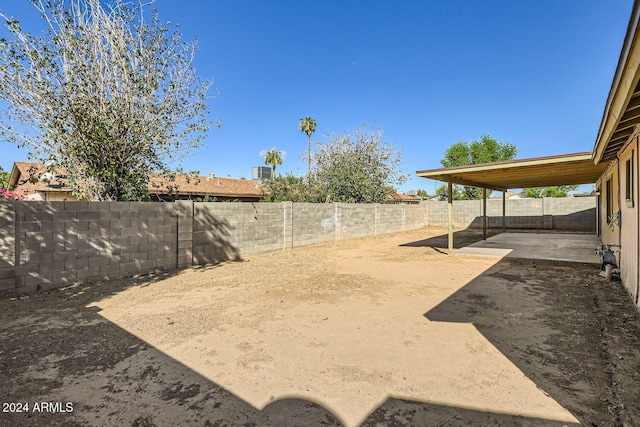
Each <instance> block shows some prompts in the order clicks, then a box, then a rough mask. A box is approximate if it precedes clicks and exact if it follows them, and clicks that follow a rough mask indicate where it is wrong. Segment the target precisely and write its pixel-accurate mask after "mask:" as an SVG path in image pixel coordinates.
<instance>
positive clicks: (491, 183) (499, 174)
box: [416, 151, 609, 191]
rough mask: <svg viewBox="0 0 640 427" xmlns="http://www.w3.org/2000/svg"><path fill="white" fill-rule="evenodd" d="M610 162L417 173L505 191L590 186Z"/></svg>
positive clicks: (543, 162)
mask: <svg viewBox="0 0 640 427" xmlns="http://www.w3.org/2000/svg"><path fill="white" fill-rule="evenodd" d="M608 164H609V162H607V161H605V162H601V163H599V164H597V165H596V164H594V162H593V160H592V153H591V152H590V151H589V152H584V153H574V154H561V155H558V156H548V157H537V158H532V159H521V160H510V161H506V162H495V163H483V164H477V165H468V166H456V167H450V168H441V169H430V170H421V171H417V172H416V174H417V175H418V176H420V177H423V178H431V179H437V180H438V181H444V182H451V183H453V184H461V185H467V186H471V187H478V188H487V189H491V190H499V191H506V190H508V189H511V188H530V187H548V186H553V185H573V184H590V183H593V182H596V180H597V179H598V178H599V177H600V175H602V173H603V172H604V171H605V169H606V168H607V166H608Z"/></svg>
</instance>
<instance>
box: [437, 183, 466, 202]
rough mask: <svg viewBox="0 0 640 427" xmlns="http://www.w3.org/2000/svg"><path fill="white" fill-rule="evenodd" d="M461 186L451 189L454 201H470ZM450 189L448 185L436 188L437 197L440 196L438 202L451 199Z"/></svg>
mask: <svg viewBox="0 0 640 427" xmlns="http://www.w3.org/2000/svg"><path fill="white" fill-rule="evenodd" d="M462 188H463V187H462V186H461V185H454V186H452V188H451V195H452V196H453V200H468V199H467V198H466V197H465V194H464V193H463V192H462ZM448 193H449V192H448V189H447V186H446V185H441V186H440V187H438V188H436V196H438V200H447V199H448V197H449V194H448Z"/></svg>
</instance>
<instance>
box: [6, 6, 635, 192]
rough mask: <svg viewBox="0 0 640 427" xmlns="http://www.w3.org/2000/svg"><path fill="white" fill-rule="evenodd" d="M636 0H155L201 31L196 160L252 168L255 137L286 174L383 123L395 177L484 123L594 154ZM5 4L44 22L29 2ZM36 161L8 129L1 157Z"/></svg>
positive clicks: (521, 137) (244, 171) (532, 141)
mask: <svg viewBox="0 0 640 427" xmlns="http://www.w3.org/2000/svg"><path fill="white" fill-rule="evenodd" d="M632 3H633V2H632V0H611V1H606V2H603V1H600V0H563V1H557V0H536V1H513V0H500V1H498V0H485V1H474V0H466V1H463V0H447V1H444V0H443V1H426V0H424V1H418V0H416V1H412V0H406V1H392V0H387V1H376V0H372V1H337V0H325V1H306V0H299V1H292V0H279V1H263V0H260V1H259V0H255V1H244V0H240V1H235V0H234V1H231V0H228V1H224V2H223V1H214V0H198V1H196V0H183V1H179V2H177V1H174V0H158V1H157V3H156V7H157V8H158V9H159V12H160V17H161V19H162V20H166V21H172V22H174V23H179V24H180V29H181V32H182V34H183V38H184V39H186V40H194V39H196V38H197V39H198V41H199V43H200V52H199V53H198V56H197V58H196V62H195V67H196V69H197V71H198V74H199V75H200V76H201V77H202V78H211V79H213V80H214V85H213V87H212V89H211V91H210V95H211V97H210V98H209V100H208V104H209V108H210V110H211V119H212V120H217V119H222V122H223V125H222V127H221V128H220V129H212V130H211V131H210V132H209V134H208V136H207V138H206V141H205V144H204V145H203V147H202V149H201V150H200V151H199V152H198V154H197V156H194V157H192V158H190V159H188V160H187V161H186V162H185V163H184V166H185V168H186V169H195V170H199V171H200V173H202V174H207V173H209V172H214V173H215V174H216V175H217V176H227V175H231V176H232V177H237V178H239V177H245V178H250V177H251V167H252V166H259V165H262V164H263V159H262V158H261V157H260V156H259V153H260V151H261V150H268V149H270V148H272V147H275V148H277V149H279V150H284V151H285V152H286V153H287V154H286V156H285V159H284V163H283V164H282V166H280V167H279V168H278V172H282V173H286V172H291V173H294V174H299V175H302V174H304V172H305V170H306V163H305V162H303V160H302V159H301V156H302V154H303V151H306V146H307V137H306V135H305V134H303V133H302V132H300V131H299V130H298V123H299V121H300V119H301V118H303V117H306V116H310V117H313V118H315V119H316V121H317V130H316V133H315V134H314V136H313V139H314V140H318V141H322V142H326V141H327V140H328V135H330V134H339V133H343V132H347V131H351V130H354V129H356V128H357V127H358V126H359V125H360V124H364V123H366V124H368V125H369V126H370V127H371V128H374V129H375V128H381V129H383V130H384V132H385V139H386V141H388V142H390V143H392V144H395V145H396V146H397V147H398V148H400V149H402V150H403V152H404V155H403V158H404V168H405V170H406V171H407V172H408V173H410V174H411V178H410V180H409V181H408V182H407V183H406V184H405V185H403V186H402V187H401V190H410V189H419V188H423V189H426V190H427V191H428V192H429V193H432V192H433V190H434V187H435V183H434V182H433V181H430V180H425V179H423V178H417V177H416V176H415V171H416V170H420V169H432V168H437V167H440V159H441V158H442V156H443V153H444V150H445V149H446V148H447V147H448V146H449V145H451V144H453V143H455V142H457V141H472V140H474V139H477V138H479V137H480V135H482V134H489V135H491V136H493V137H494V138H496V139H498V140H499V141H505V142H510V143H512V144H515V145H516V146H517V147H518V149H519V154H518V158H527V157H537V156H545V155H552V154H564V153H573V152H579V151H591V149H592V148H593V145H594V143H595V138H596V134H597V131H598V127H599V125H600V120H601V118H602V112H603V109H604V104H605V101H606V97H607V95H608V92H609V89H610V86H611V81H612V78H613V73H614V71H615V67H616V65H617V60H618V57H619V55H620V50H621V47H622V43H623V40H624V35H625V31H626V26H627V23H628V20H629V16H630V13H631V7H632ZM0 10H1V11H3V12H4V13H6V14H7V15H10V16H13V17H15V18H18V19H20V20H21V22H22V23H23V26H24V27H25V28H29V29H31V30H32V31H34V29H35V28H41V23H40V22H39V18H38V17H37V14H36V13H34V10H33V7H32V6H31V5H30V4H29V2H28V1H27V0H0ZM14 160H27V155H26V151H24V150H19V149H17V148H15V147H14V146H13V145H10V144H8V143H6V142H3V141H0V166H1V167H2V168H4V169H5V170H9V169H10V167H11V165H12V163H13V161H14Z"/></svg>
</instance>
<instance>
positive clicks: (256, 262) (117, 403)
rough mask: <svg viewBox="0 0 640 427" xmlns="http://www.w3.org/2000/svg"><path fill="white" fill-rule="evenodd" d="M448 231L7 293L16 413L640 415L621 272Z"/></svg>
mask: <svg viewBox="0 0 640 427" xmlns="http://www.w3.org/2000/svg"><path fill="white" fill-rule="evenodd" d="M479 238H480V235H479V233H476V232H469V231H465V232H459V233H457V235H456V246H461V245H464V244H467V243H469V242H471V241H475V240H478V239H479ZM444 247H446V236H444V235H443V231H442V230H433V229H422V230H416V231H411V232H405V233H399V234H393V235H386V236H379V237H375V238H363V239H356V240H350V241H342V242H339V243H337V244H323V245H316V246H312V247H305V248H296V249H295V250H293V251H287V252H280V253H272V254H266V255H259V256H253V257H251V258H248V259H246V260H244V261H243V262H234V263H226V264H223V265H218V266H212V267H207V268H192V269H188V270H182V271H175V272H170V273H167V274H158V275H153V276H146V277H139V278H135V279H127V280H119V281H111V282H105V283H99V284H92V285H86V286H75V287H70V288H66V289H62V290H54V291H49V292H42V293H33V294H27V295H24V296H21V297H15V296H14V297H9V296H5V297H2V298H0V378H1V379H2V382H0V402H2V412H0V425H6V426H23V425H24V426H42V425H53V426H58V425H59V426H76V425H85V426H106V425H109V426H110V425H114V426H116V425H117V426H175V425H194V426H340V425H344V426H360V425H363V426H377V427H381V426H445V425H446V426H476V425H481V426H485V425H496V426H565V425H566V426H570V425H587V426H637V425H640V403H639V402H640V316H639V315H638V312H637V311H636V310H635V309H634V308H633V305H632V303H631V301H630V300H629V297H628V296H627V294H626V292H625V291H624V290H623V289H622V286H621V285H620V284H619V283H614V282H609V281H607V280H605V279H604V278H602V277H599V276H598V275H597V273H598V268H597V267H590V266H568V265H550V264H535V263H532V262H527V261H506V260H498V259H495V258H488V257H471V256H462V255H447V254H446V251H445V250H443V249H442V248H444ZM43 402H44V404H43ZM25 404H26V405H28V409H29V411H28V412H25V411H24V408H25ZM18 409H22V410H23V412H16V411H17V410H18Z"/></svg>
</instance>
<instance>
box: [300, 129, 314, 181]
mask: <svg viewBox="0 0 640 427" xmlns="http://www.w3.org/2000/svg"><path fill="white" fill-rule="evenodd" d="M298 128H299V129H300V130H301V131H302V132H304V133H306V134H307V137H308V139H309V148H308V149H307V161H308V162H309V168H308V169H307V177H309V176H310V175H311V135H313V133H314V132H315V131H316V119H312V118H311V117H305V118H304V119H300V124H299V125H298Z"/></svg>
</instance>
